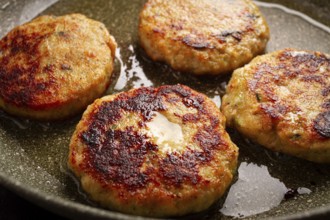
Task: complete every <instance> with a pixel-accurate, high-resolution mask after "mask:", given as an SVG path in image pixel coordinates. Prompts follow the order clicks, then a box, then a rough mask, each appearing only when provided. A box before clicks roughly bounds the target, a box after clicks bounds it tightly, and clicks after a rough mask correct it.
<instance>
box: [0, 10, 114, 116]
mask: <svg viewBox="0 0 330 220" xmlns="http://www.w3.org/2000/svg"><path fill="white" fill-rule="evenodd" d="M84 22H85V23H86V24H83V23H84ZM82 24H83V25H86V26H87V27H88V28H89V29H88V31H90V32H92V29H93V28H95V29H96V28H99V30H98V31H97V33H99V34H100V38H102V37H103V41H104V42H103V44H104V46H105V47H108V54H109V55H108V56H109V59H108V58H107V59H108V63H107V64H106V59H103V58H100V55H99V54H96V53H91V52H90V51H88V50H87V49H86V50H85V51H84V52H83V49H79V50H78V49H77V51H74V49H73V50H68V51H66V50H67V49H68V48H69V49H71V48H72V47H74V46H73V45H76V46H75V47H76V48H77V47H81V48H83V47H84V43H87V42H84V40H86V38H87V37H88V34H89V33H81V30H80V29H81V28H86V27H82ZM93 25H94V26H93ZM65 28H66V30H63V29H65ZM93 34H96V33H93ZM49 42H50V44H51V45H53V47H51V46H49V45H48V43H49ZM55 42H57V43H58V44H57V45H55V46H54V43H55ZM64 44H65V45H69V46H68V48H64V47H61V46H62V45H64ZM115 48H116V43H115V41H114V40H113V38H112V37H111V36H110V35H109V33H108V32H107V30H106V29H105V27H104V25H103V24H101V23H99V22H97V21H93V20H90V19H88V18H86V17H85V16H83V15H79V14H72V15H65V16H61V17H55V16H41V17H39V18H36V19H35V20H33V21H31V22H29V23H26V24H23V25H21V26H18V27H16V28H15V29H13V30H12V31H11V32H9V33H8V34H7V35H6V36H5V37H4V38H3V39H1V41H0V85H1V87H0V105H1V106H2V107H3V108H4V109H5V110H6V111H8V112H10V113H12V114H17V115H21V116H25V117H32V118H37V119H57V118H64V117H67V116H69V115H73V114H76V113H77V112H79V111H81V110H82V109H83V108H85V107H86V105H87V104H89V103H90V102H91V100H93V99H95V97H98V96H99V95H101V94H102V93H103V92H104V91H105V90H106V88H107V86H108V85H109V81H110V75H111V72H112V69H113V64H112V62H113V59H114V53H115ZM59 54H60V55H61V56H62V57H60V55H59ZM102 56H105V54H102ZM84 60H85V61H86V60H94V62H99V61H101V62H103V63H102V64H100V65H104V70H103V72H104V77H101V78H102V79H101V82H100V83H99V82H96V84H99V85H100V88H95V89H94V91H93V92H86V91H88V90H89V89H92V88H93V87H95V86H98V85H95V83H94V82H92V81H91V82H89V85H87V84H85V85H82V84H81V81H80V80H79V82H78V81H76V79H77V78H78V77H77V75H81V77H86V76H84V75H88V74H90V73H88V72H87V73H86V72H79V70H78V69H79V68H80V67H81V65H84V64H83V63H79V62H84ZM93 74H94V73H93ZM97 77H98V80H100V77H99V76H97ZM76 88H80V89H76ZM64 91H65V92H64ZM85 92H86V93H89V94H85V97H79V96H80V95H84V93H85Z"/></svg>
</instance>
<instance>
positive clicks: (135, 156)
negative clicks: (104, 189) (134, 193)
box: [84, 128, 157, 190]
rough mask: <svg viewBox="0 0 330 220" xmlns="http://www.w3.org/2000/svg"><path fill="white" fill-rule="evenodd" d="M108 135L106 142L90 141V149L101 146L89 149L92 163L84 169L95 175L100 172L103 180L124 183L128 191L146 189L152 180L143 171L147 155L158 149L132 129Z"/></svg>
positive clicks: (110, 132) (111, 132) (115, 131)
mask: <svg viewBox="0 0 330 220" xmlns="http://www.w3.org/2000/svg"><path fill="white" fill-rule="evenodd" d="M104 135H105V137H104V139H103V140H102V141H100V140H99V138H96V137H95V136H94V137H93V139H89V143H91V144H92V145H90V146H93V145H94V146H97V147H91V148H89V151H90V152H89V153H88V154H87V156H88V157H89V158H88V160H89V161H91V162H92V164H90V163H86V164H85V167H84V168H85V169H87V170H88V171H89V172H92V173H93V172H95V170H94V169H96V170H97V171H96V172H98V174H101V176H100V178H101V179H103V180H111V181H112V182H114V183H118V184H124V185H125V186H126V187H127V189H128V190H134V189H137V188H139V187H142V186H144V185H145V184H146V183H147V182H148V180H149V179H148V175H147V174H146V173H144V172H141V171H140V169H141V166H142V163H143V162H144V159H145V158H144V157H145V155H146V154H147V152H149V151H155V150H156V149H157V148H156V146H155V145H153V144H151V143H150V142H148V141H146V140H147V137H146V136H144V135H141V134H139V133H138V132H136V131H133V129H132V128H127V129H126V130H124V131H120V130H112V129H110V130H108V131H106V132H105V133H104ZM84 138H86V134H84ZM99 142H101V143H99Z"/></svg>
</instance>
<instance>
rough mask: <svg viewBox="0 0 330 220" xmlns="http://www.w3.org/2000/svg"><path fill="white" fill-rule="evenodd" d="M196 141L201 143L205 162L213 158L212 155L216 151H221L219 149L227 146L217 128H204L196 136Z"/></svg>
mask: <svg viewBox="0 0 330 220" xmlns="http://www.w3.org/2000/svg"><path fill="white" fill-rule="evenodd" d="M194 138H195V140H196V141H197V143H199V146H200V147H201V148H202V149H203V152H204V154H206V155H205V156H204V160H207V161H208V160H209V159H211V158H212V156H211V154H212V151H213V150H214V149H219V147H224V146H225V144H224V142H223V141H222V139H221V136H219V131H218V129H217V126H215V125H213V126H212V125H211V126H204V128H203V129H200V130H199V131H198V132H197V133H196V134H195V137H194Z"/></svg>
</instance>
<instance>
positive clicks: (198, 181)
mask: <svg viewBox="0 0 330 220" xmlns="http://www.w3.org/2000/svg"><path fill="white" fill-rule="evenodd" d="M206 99H207V97H206V96H204V95H202V94H199V93H197V92H195V91H193V90H191V89H190V88H188V87H186V86H182V85H175V86H161V87H159V88H139V89H134V90H131V91H128V92H125V93H120V94H119V95H116V96H115V97H114V98H113V99H111V101H103V102H99V101H97V104H96V103H95V104H94V105H92V106H90V107H89V109H88V110H87V111H88V113H87V115H86V113H85V114H84V117H83V120H82V121H81V122H80V124H79V125H78V127H77V130H76V132H75V134H74V136H73V138H72V140H71V144H70V156H69V167H71V169H73V171H74V172H75V173H76V174H77V175H78V176H84V175H89V176H91V178H92V179H93V181H95V182H96V184H98V185H100V186H101V188H102V189H103V190H105V191H108V192H116V194H118V196H117V198H116V199H117V203H118V204H112V205H110V207H112V208H113V207H115V208H116V209H119V210H122V211H124V212H129V213H134V210H127V208H126V209H125V206H126V205H127V203H130V202H131V203H134V204H135V203H136V204H138V205H141V207H140V208H141V209H144V211H142V212H141V211H140V212H138V213H139V214H141V213H142V214H144V215H151V216H153V215H155V213H157V212H158V211H156V210H153V209H154V208H150V207H156V209H157V208H160V206H162V205H165V206H169V207H173V206H174V207H176V209H178V208H179V207H181V210H174V211H173V210H171V211H169V212H168V213H163V214H161V216H170V215H176V214H177V213H181V212H180V211H182V213H181V214H180V215H182V214H186V213H187V211H184V210H185V208H183V207H184V206H185V204H184V203H186V202H187V201H188V200H190V199H192V198H196V199H197V198H199V197H200V196H198V194H201V195H203V191H208V190H209V191H210V192H213V193H214V194H215V196H214V197H216V198H212V199H210V201H208V202H207V203H206V205H205V204H203V206H206V207H208V206H209V205H210V204H212V203H213V202H214V201H215V199H217V198H219V196H221V195H222V194H223V192H224V190H225V189H226V188H227V187H228V185H229V183H230V180H231V178H232V172H234V170H235V168H236V160H237V149H236V146H235V145H234V144H233V143H232V142H231V141H230V139H229V136H228V134H227V133H226V132H225V130H224V129H223V127H222V125H223V124H224V118H223V116H221V114H220V112H219V110H218V109H216V106H215V105H214V104H213V103H212V101H210V100H206ZM175 103H183V104H184V106H185V108H193V109H196V110H197V113H196V114H195V115H194V117H192V116H191V114H189V115H186V114H182V112H180V111H176V110H174V114H175V116H176V117H177V118H180V120H181V121H182V123H194V122H196V121H198V122H200V123H201V122H202V121H205V125H204V126H202V127H200V128H199V129H198V131H197V132H196V133H195V134H192V136H191V137H190V138H191V142H192V143H194V144H196V145H198V148H199V150H194V149H193V147H192V146H186V148H185V150H184V151H183V152H181V153H179V152H176V151H174V152H171V153H169V152H168V153H166V155H165V156H164V155H161V154H159V153H158V151H159V146H157V145H156V144H154V143H152V142H150V140H149V138H148V136H147V135H145V134H142V133H140V132H138V131H136V127H138V128H143V127H145V126H146V125H145V124H146V122H148V121H150V120H151V119H152V112H153V111H158V112H163V111H168V110H169V109H168V105H171V104H175ZM171 107H173V106H171ZM123 112H125V114H124V113H123ZM127 112H132V113H134V114H137V115H140V116H141V117H142V119H141V121H140V122H139V123H138V124H137V125H136V126H134V128H133V127H127V128H126V129H124V130H123V129H121V130H117V129H116V124H117V123H118V122H120V121H121V120H122V119H123V118H124V117H125V115H126V113H127ZM81 144H82V145H83V150H82V157H83V158H84V159H83V160H82V161H79V162H78V161H77V157H76V155H77V152H78V151H79V150H78V148H79V147H78V146H79V145H81ZM219 155H221V157H222V159H223V160H224V161H221V159H219ZM146 161H148V164H147V165H146ZM143 165H144V169H142V166H143ZM145 166H146V167H145ZM208 166H209V168H211V169H212V170H213V171H212V172H214V173H213V174H214V175H215V176H214V177H212V179H213V180H210V179H207V178H205V177H203V175H202V174H201V173H200V169H201V167H208ZM188 186H189V187H191V191H189V192H185V189H186V188H187V187H188ZM212 187H215V188H212ZM154 189H155V190H154ZM180 191H182V193H179V192H180ZM110 194H111V193H110ZM216 195H218V196H216ZM112 199H113V198H112ZM199 199H201V198H199ZM109 200H111V199H109ZM128 201H130V202H128ZM164 201H167V202H164ZM101 202H102V201H101ZM103 202H104V201H103ZM153 202H154V203H155V204H153ZM180 202H181V203H180ZM175 204H176V205H175ZM192 204H193V203H192ZM120 206H122V207H120ZM186 206H187V205H186ZM189 206H190V205H189ZM189 206H187V207H189ZM203 206H202V207H203ZM189 209H190V208H189ZM204 209H205V208H204ZM196 211H200V207H198V208H197V207H196V210H189V211H188V212H196ZM135 214H136V213H135ZM158 215H159V214H158Z"/></svg>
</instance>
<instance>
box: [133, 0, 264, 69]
mask: <svg viewBox="0 0 330 220" xmlns="http://www.w3.org/2000/svg"><path fill="white" fill-rule="evenodd" d="M139 38H140V43H141V45H142V47H143V48H144V50H145V51H146V53H147V55H148V56H149V57H150V58H151V59H152V60H155V61H163V62H166V63H168V64H169V65H170V66H171V67H172V68H174V69H176V70H180V71H184V72H189V73H192V74H196V75H202V74H209V75H218V74H224V73H228V72H230V71H233V70H234V69H236V68H238V67H240V66H242V65H244V64H246V63H248V62H249V61H250V60H251V59H252V58H253V57H254V56H256V55H258V54H260V53H262V52H263V51H264V49H265V47H266V44H267V41H268V39H269V29H268V26H267V23H266V21H265V19H264V17H263V16H262V14H261V13H260V11H259V9H258V7H257V6H256V5H255V4H254V3H253V2H252V1H250V0H232V1H229V0H222V1H221V0H220V1H215V0H200V1H194V0H176V1H167V0H148V2H147V3H146V4H145V5H144V8H143V9H142V11H141V13H140V19H139Z"/></svg>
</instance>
